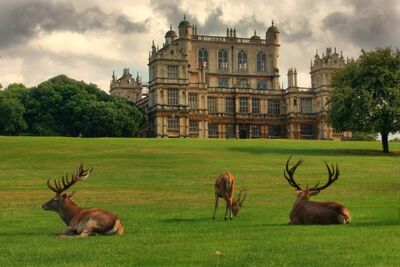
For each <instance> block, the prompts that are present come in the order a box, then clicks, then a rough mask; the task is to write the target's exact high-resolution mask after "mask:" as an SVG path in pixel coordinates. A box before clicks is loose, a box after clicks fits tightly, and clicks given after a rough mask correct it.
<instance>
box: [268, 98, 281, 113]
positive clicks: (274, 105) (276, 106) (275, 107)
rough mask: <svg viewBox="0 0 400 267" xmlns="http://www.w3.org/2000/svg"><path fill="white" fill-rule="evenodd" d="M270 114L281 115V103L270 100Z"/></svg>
mask: <svg viewBox="0 0 400 267" xmlns="http://www.w3.org/2000/svg"><path fill="white" fill-rule="evenodd" d="M268 114H269V115H279V114H281V101H280V100H277V99H270V100H268Z"/></svg>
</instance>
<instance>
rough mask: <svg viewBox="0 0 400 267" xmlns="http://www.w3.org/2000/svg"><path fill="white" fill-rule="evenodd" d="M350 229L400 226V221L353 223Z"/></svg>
mask: <svg viewBox="0 0 400 267" xmlns="http://www.w3.org/2000/svg"><path fill="white" fill-rule="evenodd" d="M349 226H350V227H385V226H400V220H391V221H365V222H352V223H351V224H349Z"/></svg>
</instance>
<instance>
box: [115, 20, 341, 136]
mask: <svg viewBox="0 0 400 267" xmlns="http://www.w3.org/2000/svg"><path fill="white" fill-rule="evenodd" d="M279 35H280V33H279V30H278V28H277V27H276V26H275V25H274V23H273V22H272V25H271V26H270V27H269V28H268V30H267V31H266V34H265V39H263V38H262V37H260V36H258V35H257V34H256V32H254V35H253V36H251V37H250V38H240V37H237V36H236V30H235V29H227V30H226V35H225V36H209V35H200V34H199V33H198V31H197V27H196V26H193V25H192V24H191V23H190V22H189V21H187V20H186V19H184V20H183V21H181V22H180V23H179V26H178V33H176V32H175V31H174V30H173V29H172V27H171V29H170V30H169V31H168V32H167V33H166V34H165V43H164V44H163V47H162V48H158V47H156V46H155V44H154V42H153V45H152V47H151V52H150V55H149V63H148V66H149V84H148V93H147V94H143V90H142V89H143V85H142V82H141V79H140V78H139V77H138V76H137V77H136V79H135V78H133V77H132V75H131V74H130V72H129V69H125V70H124V73H123V75H122V77H120V78H119V79H118V78H117V77H116V76H115V74H114V73H113V76H112V81H111V86H110V93H111V94H113V95H119V96H122V97H126V98H128V99H129V100H131V101H134V102H135V103H136V104H137V105H138V106H140V107H141V108H142V109H143V110H144V111H145V112H146V114H147V123H146V126H145V128H144V129H143V130H142V136H147V137H200V138H290V139H333V138H341V137H343V134H342V133H337V132H335V131H334V130H333V129H332V127H330V125H329V124H328V123H327V118H326V107H327V99H328V97H329V94H330V91H331V88H330V79H331V75H332V73H333V72H334V71H335V70H337V69H339V68H342V67H344V65H345V64H346V63H345V60H344V58H343V56H342V55H341V54H340V55H339V54H338V53H336V49H335V50H334V51H332V50H331V49H330V48H328V49H327V50H326V53H324V54H323V55H322V57H320V56H319V55H318V53H317V54H316V55H315V57H314V60H313V61H312V64H311V72H310V74H311V81H312V87H311V88H302V87H299V86H297V72H296V69H294V68H291V69H289V71H288V74H287V75H288V87H287V88H286V89H284V88H281V87H280V82H279V77H280V74H279V67H278V57H279V50H280V41H279Z"/></svg>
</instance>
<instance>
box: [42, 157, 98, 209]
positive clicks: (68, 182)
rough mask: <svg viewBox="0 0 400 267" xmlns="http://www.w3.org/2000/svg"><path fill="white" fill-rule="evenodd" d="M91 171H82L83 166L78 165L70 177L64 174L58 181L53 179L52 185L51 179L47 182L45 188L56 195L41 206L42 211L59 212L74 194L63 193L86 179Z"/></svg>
mask: <svg viewBox="0 0 400 267" xmlns="http://www.w3.org/2000/svg"><path fill="white" fill-rule="evenodd" d="M92 171H93V168H92V169H90V170H89V169H86V170H85V169H84V168H83V164H80V165H79V166H78V167H77V168H76V171H75V173H74V174H72V175H71V177H68V174H65V176H63V177H62V178H61V179H60V180H59V181H57V180H56V179H53V184H51V183H50V180H51V178H50V179H49V180H48V181H47V186H48V187H49V189H50V190H52V191H53V192H55V193H56V195H55V197H53V198H51V199H50V200H49V201H47V202H46V203H44V204H43V206H42V208H43V209H44V210H53V211H59V210H60V208H63V207H64V206H65V205H66V203H67V202H69V201H70V200H69V198H70V197H72V196H73V194H74V193H67V192H65V191H66V190H67V189H68V188H70V187H71V186H72V185H74V184H75V183H76V182H79V181H83V180H85V179H87V178H88V177H89V175H90V173H91V172H92Z"/></svg>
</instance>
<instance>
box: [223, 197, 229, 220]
mask: <svg viewBox="0 0 400 267" xmlns="http://www.w3.org/2000/svg"><path fill="white" fill-rule="evenodd" d="M228 209H229V210H230V209H231V207H230V205H229V201H226V209H225V219H224V220H225V221H226V220H228Z"/></svg>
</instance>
